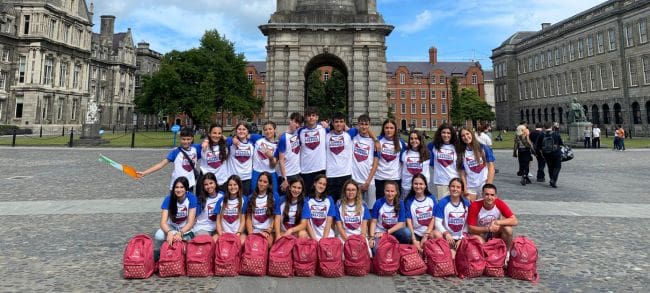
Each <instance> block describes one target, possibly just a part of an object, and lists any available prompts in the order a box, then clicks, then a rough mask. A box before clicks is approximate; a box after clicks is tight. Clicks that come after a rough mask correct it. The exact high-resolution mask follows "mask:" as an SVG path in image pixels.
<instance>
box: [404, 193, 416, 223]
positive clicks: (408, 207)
mask: <svg viewBox="0 0 650 293" xmlns="http://www.w3.org/2000/svg"><path fill="white" fill-rule="evenodd" d="M414 200H415V197H414V198H412V199H409V200H408V201H407V202H406V205H404V206H403V207H404V208H403V210H404V209H405V210H406V214H405V216H406V218H407V219H411V218H413V215H411V205H412V204H413V201H414Z"/></svg>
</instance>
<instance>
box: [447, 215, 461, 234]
mask: <svg viewBox="0 0 650 293" xmlns="http://www.w3.org/2000/svg"><path fill="white" fill-rule="evenodd" d="M448 221H449V222H448V223H447V226H449V229H451V231H453V232H460V231H462V230H463V226H465V212H450V213H449V219H448Z"/></svg>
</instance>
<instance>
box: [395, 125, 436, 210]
mask: <svg viewBox="0 0 650 293" xmlns="http://www.w3.org/2000/svg"><path fill="white" fill-rule="evenodd" d="M400 162H401V163H402V186H401V187H402V193H401V198H400V199H402V200H404V198H406V196H407V195H408V194H409V192H410V191H411V181H412V179H413V176H416V175H418V174H423V175H424V176H425V177H429V176H428V175H429V170H428V168H429V151H427V148H426V146H425V145H424V136H422V134H420V132H419V131H417V130H414V131H411V133H409V139H408V144H407V147H406V150H405V151H404V152H402V155H401V156H400Z"/></svg>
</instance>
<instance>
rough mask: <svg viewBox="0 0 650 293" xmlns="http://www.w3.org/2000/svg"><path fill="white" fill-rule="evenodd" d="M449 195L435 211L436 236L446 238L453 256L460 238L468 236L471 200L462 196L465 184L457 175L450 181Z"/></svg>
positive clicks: (441, 200) (439, 203)
mask: <svg viewBox="0 0 650 293" xmlns="http://www.w3.org/2000/svg"><path fill="white" fill-rule="evenodd" d="M448 188H449V195H447V196H445V197H443V198H442V199H440V202H438V204H437V205H436V209H435V211H434V214H435V217H436V224H435V225H436V230H437V232H438V233H436V235H435V236H436V238H440V237H442V238H444V239H445V240H446V241H447V243H449V247H450V248H451V249H452V250H451V255H452V257H454V258H455V257H456V248H458V244H459V243H460V240H461V239H463V238H464V237H467V236H468V235H467V214H468V208H469V206H470V204H469V201H468V200H467V199H466V198H465V197H463V196H462V194H463V190H464V189H465V186H464V184H463V181H462V180H461V179H460V178H458V177H456V178H452V179H451V181H449V185H448Z"/></svg>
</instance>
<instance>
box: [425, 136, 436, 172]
mask: <svg viewBox="0 0 650 293" xmlns="http://www.w3.org/2000/svg"><path fill="white" fill-rule="evenodd" d="M427 149H428V150H429V166H433V164H434V163H435V161H436V152H434V151H433V142H430V143H429V144H427Z"/></svg>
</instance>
